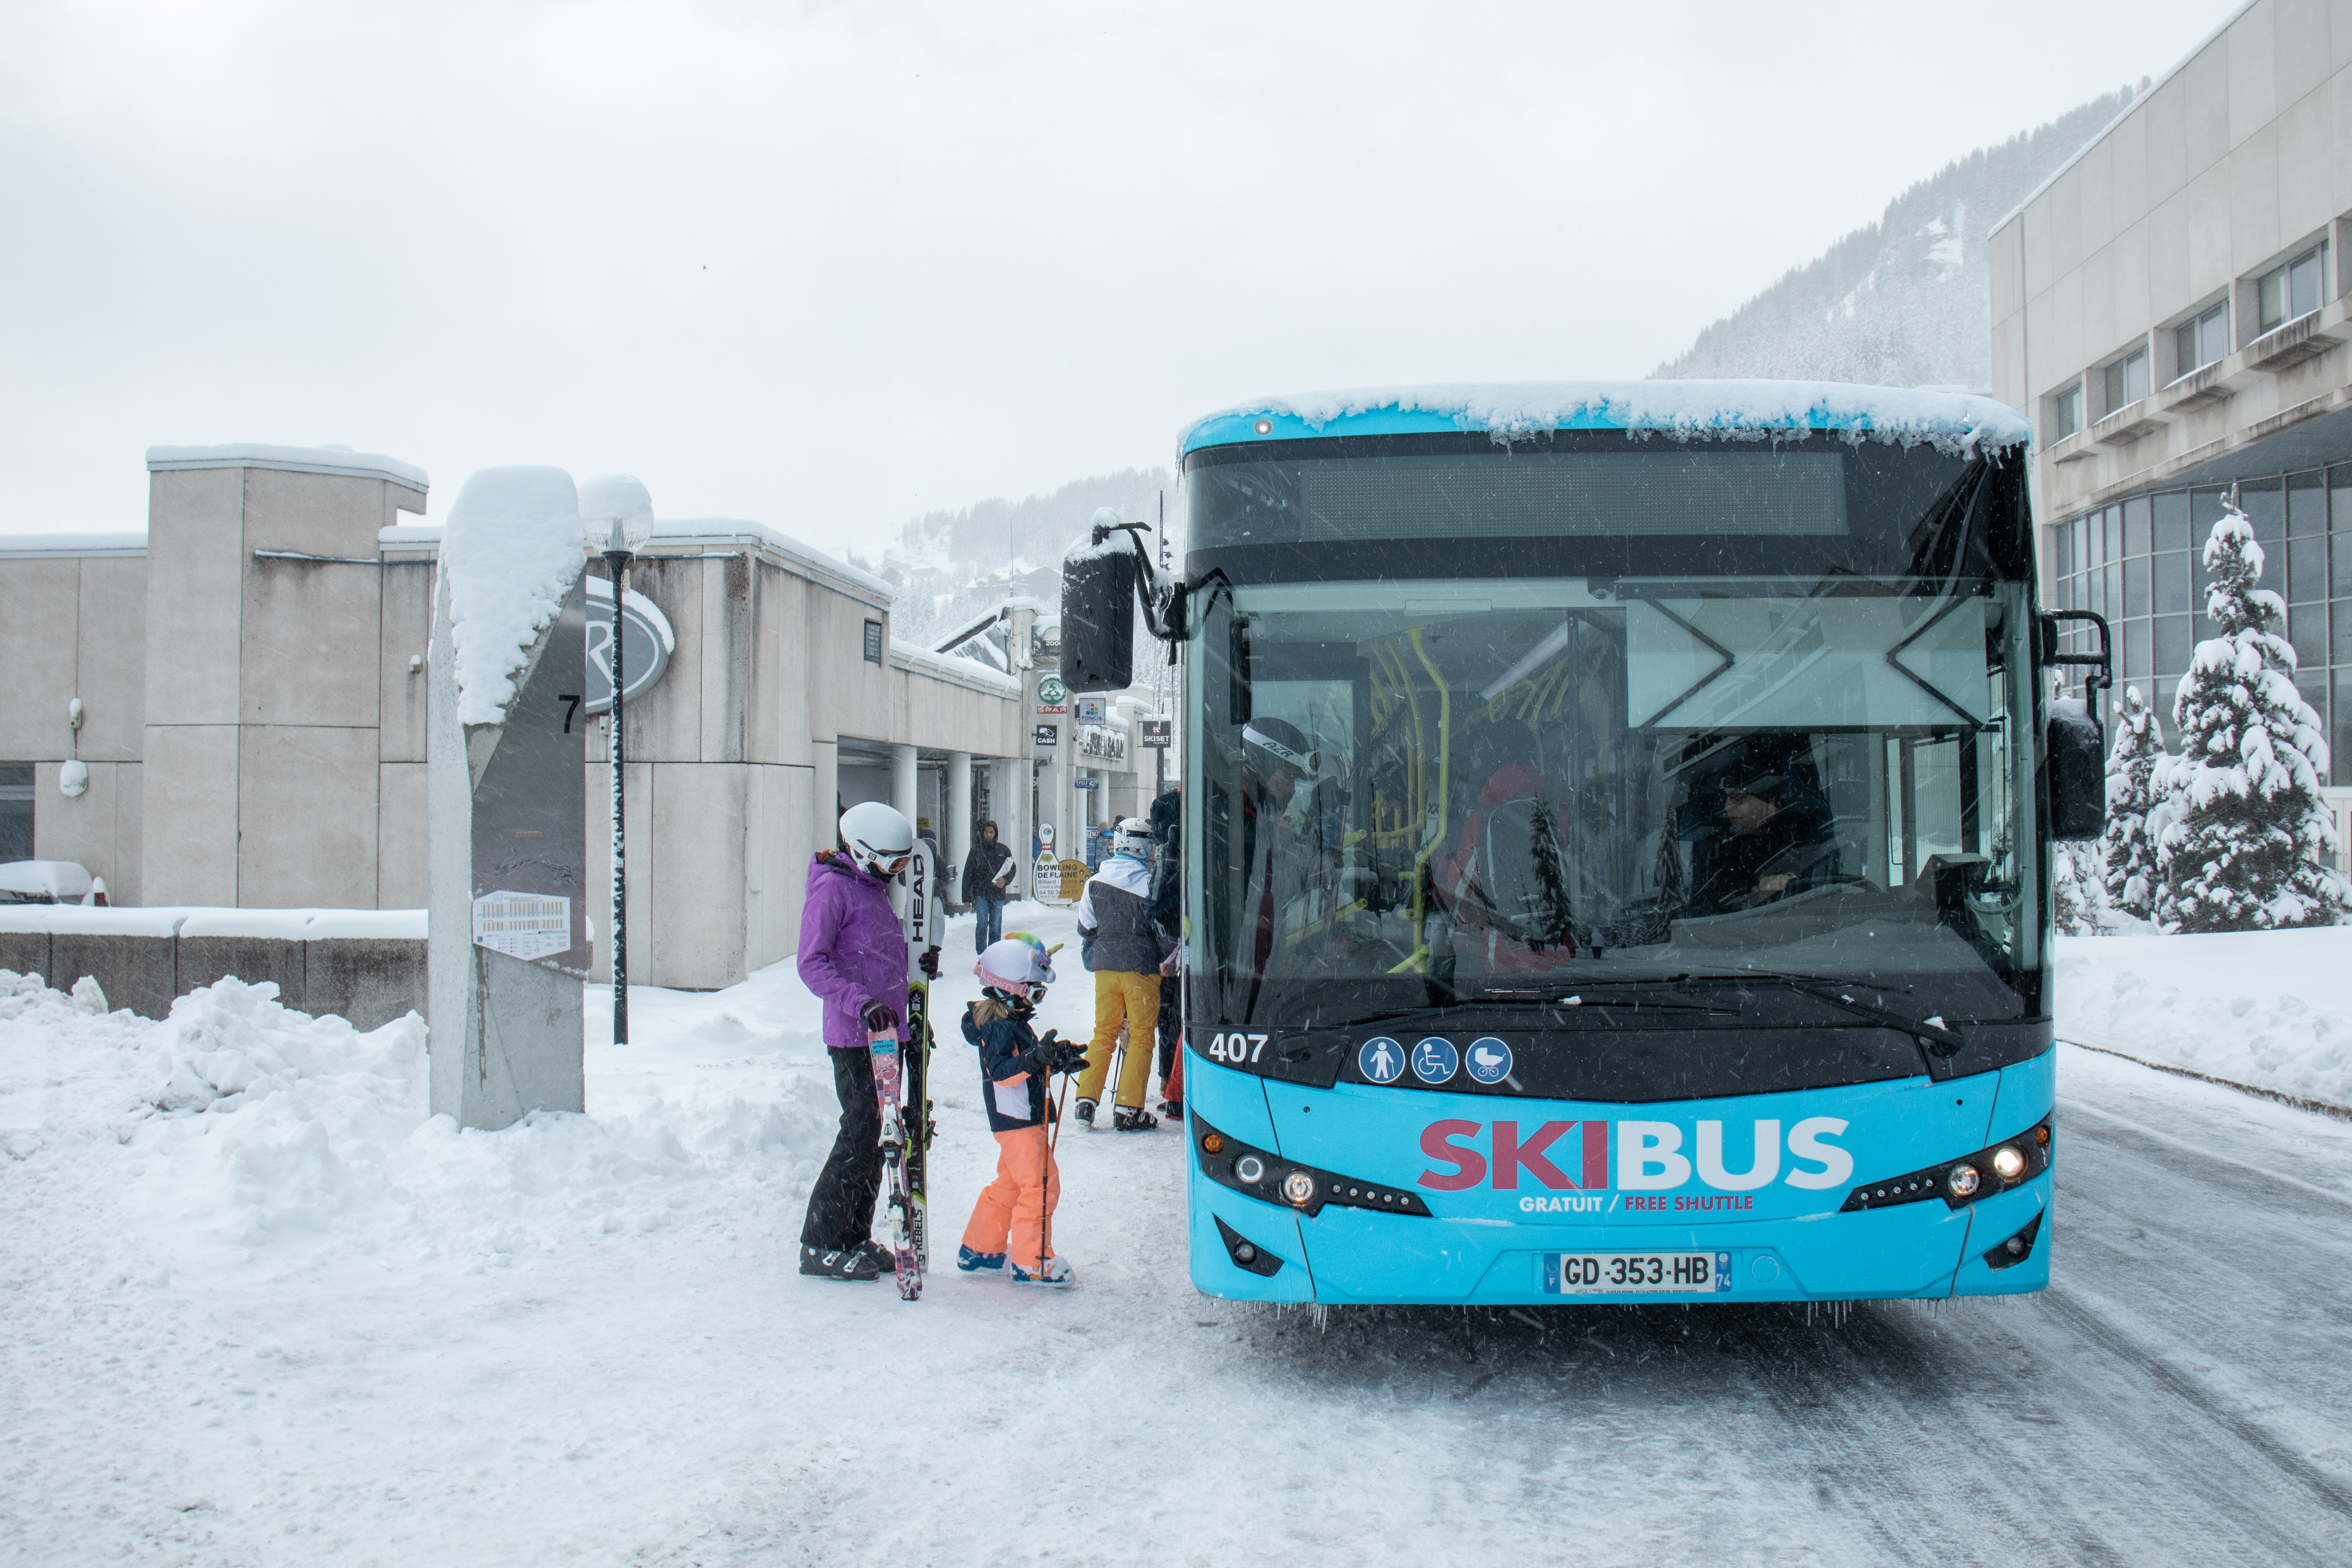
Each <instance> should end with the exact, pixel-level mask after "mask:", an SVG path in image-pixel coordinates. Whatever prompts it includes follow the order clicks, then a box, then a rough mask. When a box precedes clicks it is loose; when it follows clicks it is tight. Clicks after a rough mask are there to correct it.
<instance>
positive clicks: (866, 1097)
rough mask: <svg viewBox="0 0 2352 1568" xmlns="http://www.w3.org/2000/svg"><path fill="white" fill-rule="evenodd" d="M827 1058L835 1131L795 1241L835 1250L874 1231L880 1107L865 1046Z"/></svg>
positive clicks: (879, 1182) (879, 1171) (878, 1184)
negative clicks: (836, 1112)
mask: <svg viewBox="0 0 2352 1568" xmlns="http://www.w3.org/2000/svg"><path fill="white" fill-rule="evenodd" d="M824 1054H825V1055H826V1056H829V1057H831V1058H833V1092H834V1093H835V1095H837V1096H839V1097H840V1100H841V1131H840V1132H839V1133H838V1134H836V1135H835V1138H834V1140H833V1152H832V1153H830V1154H828V1155H826V1156H825V1161H824V1170H822V1171H819V1172H818V1173H817V1177H816V1185H815V1186H814V1188H812V1189H810V1192H809V1203H808V1218H807V1219H806V1220H805V1221H804V1222H803V1224H802V1226H801V1245H802V1246H803V1247H815V1248H816V1249H817V1250H818V1251H820V1252H841V1251H845V1250H847V1249H848V1248H850V1247H856V1246H857V1245H858V1244H859V1243H860V1242H863V1241H865V1240H866V1239H867V1238H868V1237H871V1236H872V1235H873V1234H874V1204H875V1200H876V1198H877V1196H878V1195H879V1194H880V1193H881V1191H882V1108H881V1107H880V1106H878V1105H877V1104H876V1103H875V1101H874V1058H873V1056H872V1055H871V1054H870V1053H868V1052H866V1051H865V1050H848V1051H836V1050H834V1049H832V1048H831V1047H827V1048H826V1050H825V1053H824Z"/></svg>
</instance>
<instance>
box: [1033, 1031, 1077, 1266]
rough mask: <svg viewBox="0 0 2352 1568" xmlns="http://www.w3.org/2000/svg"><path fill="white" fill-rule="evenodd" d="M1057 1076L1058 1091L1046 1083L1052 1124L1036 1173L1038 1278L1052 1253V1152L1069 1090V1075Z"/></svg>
mask: <svg viewBox="0 0 2352 1568" xmlns="http://www.w3.org/2000/svg"><path fill="white" fill-rule="evenodd" d="M1061 1076H1062V1088H1061V1092H1060V1093H1059V1094H1055V1092H1054V1089H1053V1085H1052V1083H1051V1082H1050V1081H1049V1082H1048V1083H1047V1084H1046V1098H1047V1099H1049V1100H1053V1102H1054V1114H1053V1115H1052V1116H1051V1117H1049V1118H1048V1119H1047V1120H1048V1121H1051V1122H1052V1123H1053V1125H1052V1127H1051V1128H1049V1129H1048V1130H1047V1131H1046V1133H1045V1169H1044V1170H1043V1171H1041V1172H1039V1173H1037V1184H1038V1201H1039V1204H1040V1205H1041V1206H1042V1209H1043V1217H1044V1222H1045V1223H1044V1224H1043V1225H1042V1226H1039V1229H1038V1241H1037V1250H1038V1252H1039V1254H1040V1256H1039V1258H1038V1259H1037V1276H1038V1278H1039V1279H1044V1278H1045V1260H1046V1259H1047V1258H1051V1257H1053V1256H1054V1191H1053V1180H1054V1174H1055V1167H1054V1151H1055V1148H1056V1147H1057V1146H1059V1144H1060V1142H1061V1139H1062V1107H1063V1106H1064V1105H1065V1104H1066V1103H1067V1102H1068V1097H1069V1093H1070V1075H1069V1074H1068V1073H1064V1074H1062V1075H1061Z"/></svg>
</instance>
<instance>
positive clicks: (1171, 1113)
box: [1160, 1100, 1184, 1121]
mask: <svg viewBox="0 0 2352 1568" xmlns="http://www.w3.org/2000/svg"><path fill="white" fill-rule="evenodd" d="M1160 1120H1161V1121H1183V1120H1184V1102H1183V1101H1182V1100H1161V1101H1160Z"/></svg>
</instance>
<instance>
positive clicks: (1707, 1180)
mask: <svg viewBox="0 0 2352 1568" xmlns="http://www.w3.org/2000/svg"><path fill="white" fill-rule="evenodd" d="M1846 1125H1847V1124H1846V1122H1845V1121H1844V1120H1843V1118H1841V1117H1835V1116H1808V1117H1806V1118H1805V1119H1804V1120H1802V1121H1797V1122H1794V1123H1792V1124H1790V1125H1789V1126H1786V1127H1783V1126H1782V1125H1781V1124H1780V1121H1777V1120H1774V1121H1731V1122H1727V1121H1700V1122H1698V1123H1696V1125H1695V1126H1690V1127H1685V1125H1684V1124H1683V1123H1681V1122H1677V1121H1540V1122H1521V1121H1491V1122H1490V1121H1455V1120H1452V1119H1448V1120H1446V1121H1433V1122H1431V1123H1430V1124H1429V1125H1428V1126H1426V1127H1424V1128H1423V1129H1422V1131H1421V1152H1423V1154H1425V1155H1427V1156H1428V1158H1429V1161H1430V1167H1429V1169H1427V1170H1425V1171H1423V1172H1422V1173H1421V1176H1420V1178H1419V1181H1420V1184H1421V1185H1423V1186H1424V1187H1428V1188H1430V1189H1432V1190H1433V1191H1435V1192H1441V1193H1459V1192H1466V1191H1468V1190H1469V1189H1471V1188H1473V1187H1486V1188H1488V1189H1490V1190H1492V1191H1495V1192H1504V1193H1520V1194H1525V1195H1524V1196H1523V1197H1522V1198H1521V1199H1520V1201H1519V1207H1520V1208H1521V1209H1522V1210H1524V1211H1525V1212H1527V1213H1529V1214H1541V1213H1550V1212H1560V1213H1579V1212H1583V1211H1585V1210H1588V1209H1591V1208H1593V1207H1596V1206H1598V1205H1596V1204H1595V1203H1594V1201H1593V1200H1592V1199H1591V1198H1590V1197H1588V1196H1586V1195H1585V1194H1595V1193H1605V1192H1612V1191H1613V1192H1615V1193H1618V1194H1623V1197H1624V1202H1623V1207H1624V1208H1625V1209H1627V1210H1629V1211H1640V1210H1652V1211H1655V1212H1659V1213H1676V1212H1682V1213H1687V1212H1690V1211H1693V1210H1715V1209H1744V1208H1746V1207H1748V1206H1749V1205H1750V1204H1751V1203H1752V1202H1753V1199H1751V1198H1748V1197H1746V1196H1744V1195H1743V1194H1751V1193H1754V1192H1756V1191H1758V1190H1759V1189H1760V1188H1764V1187H1769V1186H1772V1185H1775V1184H1779V1185H1781V1186H1789V1187H1801V1188H1805V1189H1809V1190H1811V1191H1822V1190H1824V1189H1827V1188H1831V1187H1841V1186H1843V1185H1845V1184H1847V1183H1848V1182H1850V1181H1851V1180H1852V1179H1853V1155H1852V1154H1850V1153H1848V1152H1846V1151H1845V1149H1844V1148H1843V1147H1842V1146H1841V1145H1840V1144H1839V1142H1837V1140H1838V1139H1839V1138H1840V1137H1841V1136H1842V1135H1843V1133H1844V1131H1845V1130H1846ZM1693 1184H1696V1185H1698V1186H1699V1187H1701V1188H1703V1189H1705V1191H1703V1192H1701V1193H1697V1194H1693V1193H1689V1192H1687V1191H1685V1190H1684V1189H1686V1188H1688V1187H1690V1186H1692V1185H1693ZM1653 1193H1655V1194H1669V1193H1671V1194H1676V1195H1675V1196H1674V1197H1672V1198H1671V1199H1669V1198H1667V1197H1665V1196H1657V1197H1652V1196H1649V1195H1648V1194H1653ZM1551 1194H1562V1195H1561V1196H1557V1197H1555V1196H1552V1195H1551ZM1714 1194H1727V1195H1725V1196H1716V1195H1714ZM1612 1206H1614V1205H1613V1203H1612Z"/></svg>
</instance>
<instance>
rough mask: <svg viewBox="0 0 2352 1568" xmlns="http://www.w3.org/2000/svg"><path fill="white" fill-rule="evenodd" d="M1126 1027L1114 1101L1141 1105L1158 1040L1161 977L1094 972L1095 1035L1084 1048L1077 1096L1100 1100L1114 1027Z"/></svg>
mask: <svg viewBox="0 0 2352 1568" xmlns="http://www.w3.org/2000/svg"><path fill="white" fill-rule="evenodd" d="M1121 1024H1125V1025H1126V1026H1127V1055H1126V1056H1125V1057H1124V1058H1122V1059H1121V1062H1120V1066H1119V1069H1118V1103H1119V1104H1120V1105H1123V1106H1125V1107H1126V1108H1127V1109H1128V1110H1142V1109H1143V1089H1144V1086H1145V1085H1146V1084H1148V1083H1150V1081H1151V1052H1152V1049H1153V1047H1154V1045H1155V1043H1156V1042H1157V1041H1158V1039H1159V1038H1160V1034H1159V1030H1160V976H1158V975H1157V974H1134V973H1129V972H1128V971H1126V970H1124V969H1097V970H1096V971H1095V1037H1094V1043H1093V1044H1091V1045H1089V1046H1088V1047H1087V1070H1086V1071H1084V1072H1082V1073H1080V1074H1079V1075H1078V1098H1079V1099H1080V1100H1093V1101H1095V1102H1096V1103H1097V1105H1099V1104H1100V1103H1102V1090H1103V1079H1107V1078H1108V1077H1109V1076H1110V1058H1111V1052H1112V1051H1114V1050H1116V1049H1118V1026H1120V1025H1121Z"/></svg>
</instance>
